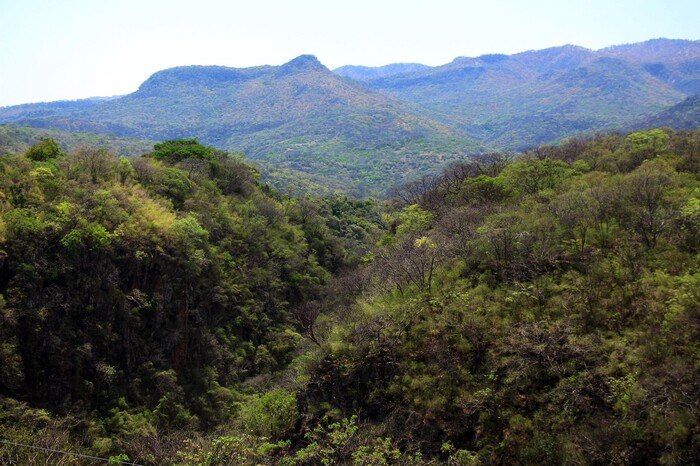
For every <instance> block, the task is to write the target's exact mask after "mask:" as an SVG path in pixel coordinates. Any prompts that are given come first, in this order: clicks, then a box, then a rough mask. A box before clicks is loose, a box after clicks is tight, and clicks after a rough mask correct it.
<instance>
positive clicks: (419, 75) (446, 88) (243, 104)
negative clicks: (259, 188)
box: [0, 39, 700, 194]
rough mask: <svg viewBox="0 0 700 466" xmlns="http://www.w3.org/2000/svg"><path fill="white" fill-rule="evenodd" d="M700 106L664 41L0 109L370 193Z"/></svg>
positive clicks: (686, 70)
mask: <svg viewBox="0 0 700 466" xmlns="http://www.w3.org/2000/svg"><path fill="white" fill-rule="evenodd" d="M699 93H700V41H686V40H669V39H655V40H650V41H647V42H643V43H639V44H629V45H620V46H614V47H609V48H606V49H602V50H598V51H593V50H589V49H585V48H582V47H577V46H573V45H566V46H562V47H555V48H549V49H545V50H536V51H528V52H523V53H518V54H514V55H502V54H491V55H482V56H480V57H475V58H468V57H459V58H456V59H455V60H454V61H453V62H451V63H448V64H446V65H442V66H437V67H429V66H426V65H421V64H415V63H403V64H392V65H386V66H382V67H362V66H345V67H341V68H338V69H336V70H334V71H333V72H331V71H330V70H329V69H327V68H326V67H325V66H323V65H322V64H321V63H320V62H319V61H318V60H317V59H316V58H315V57H313V56H310V55H303V56H300V57H298V58H296V59H294V60H292V61H290V62H289V63H286V64H284V65H282V66H259V67H253V68H245V69H236V68H227V67H221V66H186V67H178V68H172V69H168V70H163V71H160V72H157V73H155V74H154V75H153V76H151V77H150V78H149V79H148V80H146V81H145V82H144V83H143V84H142V85H141V86H140V88H139V89H138V90H137V91H136V92H134V93H132V94H129V95H126V96H121V97H119V96H117V97H113V98H107V99H99V98H91V99H85V100H79V101H71V102H51V103H41V104H28V105H19V106H14V107H5V108H0V123H15V124H20V125H28V126H32V127H36V128H51V129H58V130H63V131H68V132H97V133H103V134H114V135H118V136H127V137H132V138H138V139H148V140H164V139H170V138H181V137H198V138H199V139H200V141H202V142H204V143H207V144H211V145H214V146H216V147H219V148H221V149H224V150H229V151H244V152H245V153H247V154H248V156H249V157H250V158H251V159H253V160H257V161H261V162H262V163H263V165H264V166H267V167H270V166H274V167H277V168H282V169H284V170H288V171H289V170H291V172H290V173H295V171H296V172H299V171H300V172H305V173H307V174H309V176H311V177H313V178H315V179H316V180H319V181H322V182H324V183H327V184H330V185H331V186H332V187H333V188H336V189H338V190H342V191H346V192H353V193H356V194H365V193H367V192H375V193H377V192H381V191H383V190H385V189H386V188H387V187H389V186H391V185H392V184H394V183H397V182H402V181H405V180H407V179H410V178H411V177H415V176H417V175H418V174H422V173H425V172H427V171H437V170H439V169H440V166H441V165H443V164H445V163H447V162H449V161H450V160H458V159H463V158H465V157H468V156H471V155H475V154H478V153H480V152H485V151H488V150H494V149H522V148H527V147H531V146H534V145H537V144H540V143H551V142H556V141H558V140H561V139H562V138H566V137H568V136H571V135H573V134H577V133H581V132H591V131H603V130H614V129H626V128H629V127H631V126H635V125H643V124H646V123H647V122H652V121H661V120H663V119H664V118H666V119H668V118H669V115H668V114H664V113H663V112H671V111H672V110H669V109H670V108H671V107H673V106H674V105H676V104H680V103H681V102H682V101H684V99H686V98H688V97H690V96H692V95H695V94H699ZM692 102H695V101H691V103H689V104H686V107H688V106H690V107H692V106H693V105H695V107H696V106H697V104H692ZM686 107H681V110H678V111H683V110H682V109H683V108H686ZM685 111H686V113H687V112H688V111H689V110H688V109H687V108H686V110H685ZM655 115H659V116H658V118H660V120H654V118H655ZM664 115H665V116H664Z"/></svg>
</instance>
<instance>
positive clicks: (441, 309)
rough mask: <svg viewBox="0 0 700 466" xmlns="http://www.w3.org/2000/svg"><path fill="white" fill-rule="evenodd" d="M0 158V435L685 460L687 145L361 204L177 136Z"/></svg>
mask: <svg viewBox="0 0 700 466" xmlns="http://www.w3.org/2000/svg"><path fill="white" fill-rule="evenodd" d="M183 148H186V149H187V150H184V149H183ZM170 150H172V152H169V151H170ZM182 154H187V157H183V156H182ZM127 164H128V166H127ZM0 167H2V169H0V188H1V189H2V192H3V193H4V200H3V204H2V217H1V218H2V224H1V227H2V228H0V232H2V236H1V239H2V243H1V244H2V251H3V254H2V257H3V259H2V260H3V263H2V274H1V275H0V293H2V297H3V299H2V301H1V304H2V307H1V308H0V316H1V317H2V318H1V319H0V333H1V334H2V342H3V343H2V346H1V347H0V374H1V377H0V394H1V395H2V396H1V397H0V407H1V409H0V438H3V439H8V440H10V441H13V442H16V443H31V444H34V445H40V446H45V447H48V448H54V449H58V450H70V451H76V452H77V451H79V452H83V453H86V454H91V455H96V456H100V457H104V458H109V457H111V458H112V459H113V461H117V460H118V459H119V458H126V457H128V458H129V460H131V461H135V462H137V463H140V464H182V465H186V464H192V465H194V464H197V465H223V464H243V465H245V464H250V465H258V464H263V465H316V464H323V465H333V464H357V465H390V464H396V465H426V464H432V465H437V464H447V465H455V464H466V465H470V464H542V465H550V464H581V465H583V464H618V463H622V464H665V465H684V464H693V463H695V462H697V459H698V458H700V433H699V432H698V428H697V426H698V425H699V424H700V395H699V394H700V345H699V342H700V314H699V309H700V308H699V307H698V303H699V302H700V296H699V295H698V290H700V275H698V269H699V267H700V262H699V261H698V260H699V258H700V256H699V255H698V254H699V253H700V131H697V130H695V131H688V132H674V131H672V130H667V129H663V130H659V129H654V130H647V131H640V132H635V133H631V134H629V135H615V134H612V135H600V136H597V137H590V138H577V139H571V140H568V141H566V142H564V143H562V144H560V145H558V146H542V147H539V148H537V149H533V150H532V151H529V152H527V153H524V154H520V155H519V156H517V157H516V156H514V155H513V154H503V153H494V154H490V155H485V156H483V157H481V158H479V159H478V160H475V161H473V162H469V163H462V164H458V165H453V166H451V167H449V168H448V169H447V170H445V171H444V172H443V173H442V174H441V175H438V176H433V177H425V178H423V179H421V180H418V181H415V182H412V183H409V184H406V185H403V186H401V187H397V188H395V190H394V200H393V201H392V202H390V203H387V204H378V203H377V202H375V201H370V200H365V201H360V200H350V199H347V198H345V197H340V196H332V197H327V198H297V199H294V198H289V197H284V196H280V195H278V194H275V193H274V192H272V191H271V190H270V188H268V187H266V186H264V185H262V184H260V182H259V181H258V175H257V172H256V170H254V169H253V168H251V167H249V166H248V165H246V164H245V162H244V161H242V160H241V159H240V158H237V157H231V156H229V155H227V154H223V153H221V152H218V151H216V150H214V149H211V148H206V147H204V146H200V145H199V144H198V143H196V141H192V140H186V141H168V142H167V143H164V144H162V145H159V146H158V147H157V148H156V149H155V150H154V151H153V152H152V153H150V154H147V156H145V157H142V158H139V159H132V160H131V161H129V160H127V159H119V158H116V157H114V156H111V155H110V154H109V153H108V152H105V151H100V150H97V149H89V148H83V149H81V150H76V151H72V152H70V153H69V154H67V155H59V156H58V157H57V158H52V159H49V160H46V161H34V160H31V159H30V158H29V157H27V155H26V154H21V155H12V156H4V157H2V158H0ZM37 439H39V440H37ZM30 454H31V455H34V456H32V457H30V456H28V455H30ZM41 455H44V456H41ZM47 455H48V453H47V454H43V453H37V452H31V453H30V452H27V451H26V450H23V449H22V448H20V447H11V446H7V445H0V458H2V461H5V462H15V463H28V462H29V461H30V459H31V458H35V459H36V460H35V461H43V462H50V461H51V458H49V457H48V456H47Z"/></svg>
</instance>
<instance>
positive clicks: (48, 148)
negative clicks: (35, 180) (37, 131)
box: [26, 138, 63, 162]
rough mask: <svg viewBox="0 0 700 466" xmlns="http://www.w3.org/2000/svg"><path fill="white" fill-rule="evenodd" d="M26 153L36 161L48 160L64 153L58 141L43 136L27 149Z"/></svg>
mask: <svg viewBox="0 0 700 466" xmlns="http://www.w3.org/2000/svg"><path fill="white" fill-rule="evenodd" d="M26 155H27V157H29V158H30V159H31V160H33V161H35V162H46V161H47V160H51V159H55V158H58V157H60V156H61V155H63V154H62V152H61V148H60V147H59V145H58V143H57V142H56V141H54V140H53V139H51V138H42V139H41V141H39V142H37V143H36V144H34V145H33V146H32V147H31V148H30V149H29V150H28V151H27V153H26Z"/></svg>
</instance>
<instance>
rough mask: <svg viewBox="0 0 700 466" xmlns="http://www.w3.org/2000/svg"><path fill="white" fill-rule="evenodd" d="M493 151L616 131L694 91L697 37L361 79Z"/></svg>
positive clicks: (699, 66)
mask: <svg viewBox="0 0 700 466" xmlns="http://www.w3.org/2000/svg"><path fill="white" fill-rule="evenodd" d="M367 83H368V85H369V86H371V87H372V88H374V89H376V90H379V91H382V92H385V93H387V94H389V95H392V96H394V97H396V98H399V99H403V100H408V101H412V102H415V103H417V104H419V105H421V106H422V107H423V108H425V109H426V111H427V114H428V115H430V116H431V117H432V118H434V119H437V120H438V121H442V122H445V123H452V124H455V125H456V126H457V127H458V128H459V129H460V130H461V131H462V132H463V134H465V135H468V136H469V137H472V138H475V139H477V140H479V141H480V142H482V143H486V144H490V145H493V146H496V147H501V148H524V147H529V146H533V145H536V144H539V143H544V142H553V141H556V140H558V139H561V138H564V137H566V136H570V135H571V134H574V133H577V132H584V131H597V130H605V129H615V128H619V127H623V126H625V125H626V124H629V123H631V122H633V121H637V120H639V118H641V117H642V116H644V115H649V114H653V113H657V112H658V111H661V110H663V109H665V108H667V107H670V106H672V105H674V104H676V103H678V102H680V101H681V100H683V98H685V97H687V96H688V95H690V94H693V93H698V92H700V42H698V41H683V40H668V39H656V40H653V41H648V42H644V43H640V44H631V45H625V46H618V47H611V48H607V49H602V50H599V51H593V50H589V49H585V48H582V47H577V46H574V45H565V46H562V47H553V48H549V49H544V50H533V51H527V52H522V53H518V54H514V55H502V54H491V55H482V56H480V57H475V58H469V57H459V58H457V59H455V60H454V61H453V62H452V63H449V64H446V65H443V66H438V67H435V68H430V69H424V70H420V71H416V72H409V73H403V74H397V75H393V76H386V77H380V78H376V79H372V80H370V81H367Z"/></svg>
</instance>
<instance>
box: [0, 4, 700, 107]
mask: <svg viewBox="0 0 700 466" xmlns="http://www.w3.org/2000/svg"><path fill="white" fill-rule="evenodd" d="M698 18H700V0H524V1H516V0H510V1H509V0H477V1H472V0H424V1H418V0H415V1H414V0H396V1H395V0H386V1H383V0H352V1H350V0H343V1H335V0H245V1H239V0H228V1H224V0H197V1H184V0H118V1H117V0H115V1H111V0H109V1H108V0H0V106H2V105H13V104H19V103H25V102H38V101H49V100H59V99H76V98H83V97H90V96H98V95H99V96H107V95H116V94H126V93H129V92H133V91H135V90H136V89H137V88H138V86H139V84H140V83H141V82H143V81H144V80H145V79H146V78H148V76H149V75H151V74H152V73H154V72H155V71H158V70H161V69H164V68H169V67H172V66H179V65H194V64H196V65H225V66H233V67H245V66H254V65H263V64H271V65H279V64H282V63H285V62H287V61H289V60H291V59H292V58H294V57H296V56H298V55H301V54H304V53H310V54H314V55H316V56H317V57H318V58H319V60H321V62H322V63H323V64H325V65H326V66H328V67H329V68H331V69H333V68H336V67H338V66H342V65H346V64H354V65H371V66H376V65H383V64H388V63H395V62H420V63H425V64H428V65H440V64H444V63H447V62H450V61H452V60H453V59H454V58H455V57H457V56H477V55H480V54H483V53H515V52H521V51H524V50H530V49H540V48H546V47H552V46H557V45H564V44H567V43H570V44H576V45H581V46H584V47H588V48H592V49H599V48H602V47H606V46H609V45H614V44H621V43H631V42H640V41H644V40H647V39H651V38H657V37H668V38H678V39H692V40H698V39H700V26H699V25H698Z"/></svg>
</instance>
